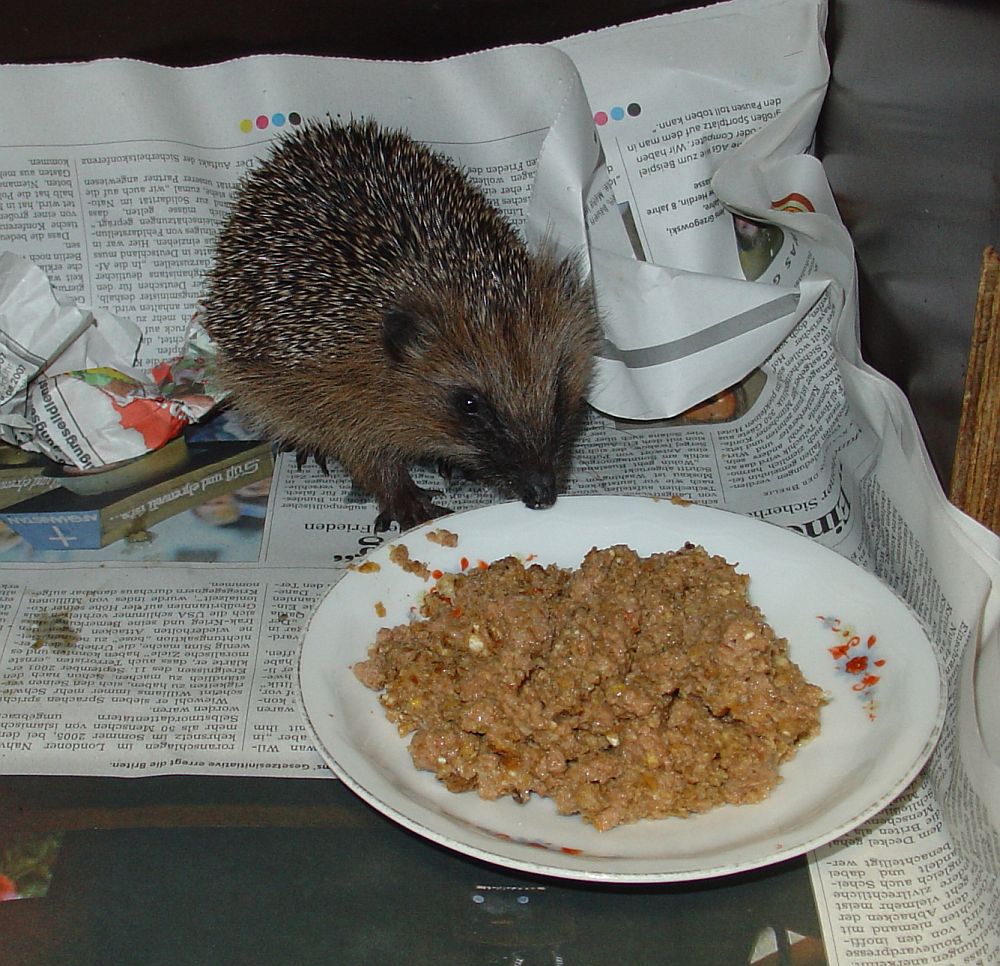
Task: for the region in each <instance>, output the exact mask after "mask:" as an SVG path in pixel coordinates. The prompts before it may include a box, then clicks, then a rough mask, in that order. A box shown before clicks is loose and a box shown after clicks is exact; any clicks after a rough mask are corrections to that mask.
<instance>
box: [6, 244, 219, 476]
mask: <svg viewBox="0 0 1000 966" xmlns="http://www.w3.org/2000/svg"><path fill="white" fill-rule="evenodd" d="M141 338H142V334H141V332H140V331H139V329H138V327H137V326H136V325H135V324H134V323H132V322H129V321H127V320H124V319H120V318H117V317H116V316H114V315H112V314H111V313H110V312H107V311H105V310H103V309H100V308H88V307H86V306H81V305H77V304H76V303H75V302H73V301H72V300H70V299H66V298H60V297H59V296H58V295H57V294H56V293H55V292H54V291H53V289H52V286H51V285H50V283H49V280H48V278H47V276H46V275H45V273H44V272H43V271H42V270H41V269H40V268H39V267H38V266H37V265H35V264H34V263H33V262H31V261H30V260H28V259H26V258H22V257H21V256H19V255H16V254H13V253H11V252H3V253H0V439H2V440H3V441H4V442H7V443H11V444H13V445H15V446H19V447H21V448H22V449H25V450H29V451H31V452H36V453H41V454H43V455H44V456H47V457H48V458H49V459H51V460H53V461H54V462H56V463H59V464H61V465H63V466H66V467H75V468H77V469H80V470H93V469H100V468H101V467H105V466H110V465H112V464H115V463H120V462H122V461H123V460H130V459H134V458H136V457H138V456H142V455H143V454H145V453H147V452H150V451H152V450H155V449H158V448H160V447H161V446H163V445H164V444H165V443H167V442H169V441H170V440H171V439H173V438H175V437H176V436H178V435H179V434H180V433H181V432H182V430H183V429H184V427H185V426H187V425H188V424H190V423H194V422H198V421H199V420H200V419H202V418H203V417H204V416H205V415H206V414H207V413H208V412H209V411H210V410H211V409H213V408H214V407H215V406H216V405H217V404H218V403H219V402H221V400H222V398H223V396H224V393H223V392H222V391H221V390H220V389H218V387H216V386H214V385H213V384H212V378H211V373H212V371H213V368H214V367H213V364H212V363H213V360H214V349H213V347H212V343H211V340H210V339H209V338H208V335H207V333H205V331H204V329H202V328H201V326H200V325H199V323H198V321H197V316H195V318H194V319H192V322H191V324H190V326H189V328H188V333H187V339H186V341H185V345H184V348H183V351H182V353H181V355H180V356H178V357H177V358H175V359H172V360H168V361H165V362H162V363H160V364H159V365H157V366H155V367H154V368H153V369H152V370H151V371H146V370H143V369H140V368H138V367H137V366H136V365H135V364H134V363H135V359H136V356H137V353H138V350H139V344H140V341H141Z"/></svg>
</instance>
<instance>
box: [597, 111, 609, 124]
mask: <svg viewBox="0 0 1000 966" xmlns="http://www.w3.org/2000/svg"><path fill="white" fill-rule="evenodd" d="M594 123H595V124H596V125H597V126H598V127H603V126H604V125H605V124H607V123H608V115H607V114H605V113H604V111H598V112H597V113H596V114H595V115H594Z"/></svg>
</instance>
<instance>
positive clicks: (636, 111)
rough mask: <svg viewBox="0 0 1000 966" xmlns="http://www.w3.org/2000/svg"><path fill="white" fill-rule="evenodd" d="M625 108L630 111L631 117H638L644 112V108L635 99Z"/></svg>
mask: <svg viewBox="0 0 1000 966" xmlns="http://www.w3.org/2000/svg"><path fill="white" fill-rule="evenodd" d="M625 110H626V111H628V116H629V117H638V116H639V115H640V114H641V113H642V108H641V107H640V106H639V105H638V104H636V102H635V101H633V102H632V103H631V104H629V106H628V107H626V108H625Z"/></svg>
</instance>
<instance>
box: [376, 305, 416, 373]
mask: <svg viewBox="0 0 1000 966" xmlns="http://www.w3.org/2000/svg"><path fill="white" fill-rule="evenodd" d="M419 341H420V323H419V321H418V320H417V318H416V316H414V315H412V314H411V313H409V312H407V311H406V310H405V309H401V308H398V307H397V308H391V309H388V310H387V311H386V313H385V315H383V316H382V344H383V345H384V346H385V352H386V355H387V356H388V357H389V359H390V360H391V361H392V362H394V363H396V364H397V365H398V364H399V363H401V362H402V361H403V360H404V359H405V358H406V356H407V355H410V354H411V352H412V350H413V349H414V348H415V347H416V346H417V344H418V343H419Z"/></svg>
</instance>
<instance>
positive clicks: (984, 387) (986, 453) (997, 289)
mask: <svg viewBox="0 0 1000 966" xmlns="http://www.w3.org/2000/svg"><path fill="white" fill-rule="evenodd" d="M948 495H949V498H950V499H951V502H952V503H954V504H955V506H957V507H958V508H959V509H961V510H964V511H965V512H966V513H968V514H969V516H971V517H973V518H974V519H976V520H978V521H979V522H980V523H982V524H983V525H984V526H986V527H989V528H990V529H991V530H992V531H993V532H994V533H997V534H1000V255H998V254H997V252H996V250H995V249H993V248H992V247H989V248H987V249H986V250H985V251H984V252H983V268H982V275H981V276H980V280H979V295H978V297H977V299H976V316H975V320H974V322H973V327H972V342H971V345H970V347H969V364H968V369H967V370H966V373H965V394H964V396H963V399H962V421H961V423H960V425H959V431H958V443H957V445H956V447H955V461H954V464H953V466H952V473H951V486H950V488H949V494H948Z"/></svg>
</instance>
